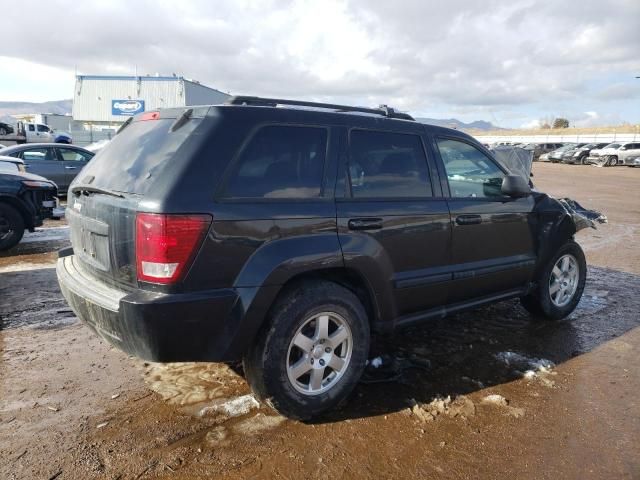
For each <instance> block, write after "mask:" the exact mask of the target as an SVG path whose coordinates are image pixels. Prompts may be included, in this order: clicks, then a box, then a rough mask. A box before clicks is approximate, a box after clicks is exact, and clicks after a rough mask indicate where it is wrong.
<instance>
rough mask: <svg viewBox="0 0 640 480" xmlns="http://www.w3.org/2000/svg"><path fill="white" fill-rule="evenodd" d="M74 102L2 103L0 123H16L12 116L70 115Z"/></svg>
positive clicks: (0, 105)
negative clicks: (25, 114) (33, 114)
mask: <svg viewBox="0 0 640 480" xmlns="http://www.w3.org/2000/svg"><path fill="white" fill-rule="evenodd" d="M72 104H73V102H72V101H71V99H69V100H55V101H52V102H40V103H37V102H0V122H5V123H9V124H14V123H16V119H15V118H13V117H12V116H11V115H18V114H21V113H57V114H59V115H70V114H71V106H72Z"/></svg>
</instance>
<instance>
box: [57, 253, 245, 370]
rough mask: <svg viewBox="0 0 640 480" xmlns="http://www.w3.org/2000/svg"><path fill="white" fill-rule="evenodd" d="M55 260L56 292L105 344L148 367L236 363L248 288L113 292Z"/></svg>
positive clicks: (69, 261) (69, 260)
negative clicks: (168, 364)
mask: <svg viewBox="0 0 640 480" xmlns="http://www.w3.org/2000/svg"><path fill="white" fill-rule="evenodd" d="M76 262H77V260H76V258H75V256H74V255H69V256H66V257H63V258H59V259H58V263H57V265H56V273H57V276H58V282H59V283H60V289H61V290H62V294H63V295H64V297H65V299H66V300H67V302H68V303H69V305H70V306H71V308H72V309H73V311H74V312H75V313H76V315H77V316H78V318H80V320H81V321H82V322H84V323H85V324H87V325H88V326H89V327H90V328H91V329H92V330H93V331H94V332H95V333H97V334H98V335H100V336H101V337H102V338H103V339H105V340H106V341H107V342H109V343H110V344H112V345H114V346H116V347H117V348H119V349H120V350H123V351H124V352H126V353H128V354H130V355H134V356H136V357H139V358H142V359H145V360H149V361H154V362H176V361H180V362H182V361H214V362H215V361H232V360H237V359H239V358H241V356H242V353H243V348H245V346H246V342H244V341H242V340H243V339H242V338H237V337H238V336H239V335H242V328H241V326H242V323H243V319H244V317H245V314H244V312H245V310H244V308H242V304H243V301H242V298H241V297H242V296H244V297H247V296H248V297H252V295H251V294H252V293H254V292H252V291H245V292H239V291H238V290H252V289H220V290H213V291H206V292H198V293H185V294H160V293H154V292H149V291H145V290H138V289H135V290H133V291H130V292H127V291H123V290H118V289H115V288H113V287H110V286H108V285H105V284H104V283H102V282H100V281H98V280H96V279H95V278H93V277H91V276H90V275H88V274H86V273H85V272H84V271H83V270H82V269H81V268H78V266H77V263H76Z"/></svg>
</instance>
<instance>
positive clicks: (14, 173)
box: [0, 157, 58, 251]
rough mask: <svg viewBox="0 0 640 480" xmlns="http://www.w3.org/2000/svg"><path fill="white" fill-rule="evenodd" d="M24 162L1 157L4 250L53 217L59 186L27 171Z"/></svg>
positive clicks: (0, 229)
mask: <svg viewBox="0 0 640 480" xmlns="http://www.w3.org/2000/svg"><path fill="white" fill-rule="evenodd" d="M21 164H22V161H21V160H20V159H17V158H13V157H0V251H3V250H8V249H9V248H11V247H13V246H15V245H16V244H17V243H18V242H19V241H20V240H21V239H22V236H23V235H24V231H25V230H29V231H33V230H34V229H35V228H36V227H39V226H40V225H42V221H43V220H44V219H45V218H51V217H52V216H53V209H54V208H55V207H56V205H57V198H56V195H57V193H58V189H57V187H56V185H55V183H53V182H52V181H50V180H47V179H46V178H43V177H41V176H39V175H34V174H32V173H27V172H25V171H24V169H23V168H21V166H22V167H24V165H21Z"/></svg>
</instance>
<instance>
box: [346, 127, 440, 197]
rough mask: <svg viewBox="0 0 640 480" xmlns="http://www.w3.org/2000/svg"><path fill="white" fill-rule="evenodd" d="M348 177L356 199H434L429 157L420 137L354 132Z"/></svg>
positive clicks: (389, 133)
mask: <svg viewBox="0 0 640 480" xmlns="http://www.w3.org/2000/svg"><path fill="white" fill-rule="evenodd" d="M349 143H350V146H349V168H348V175H349V181H350V186H351V196H352V197H354V198H403V197H404V198H408V197H430V196H432V195H433V192H432V189H431V179H430V178H429V170H428V166H427V157H426V155H425V152H424V147H423V145H422V140H421V138H420V136H418V135H411V134H402V133H393V132H380V131H369V130H352V131H351V135H350V142H349Z"/></svg>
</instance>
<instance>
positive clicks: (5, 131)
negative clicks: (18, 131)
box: [0, 122, 14, 135]
mask: <svg viewBox="0 0 640 480" xmlns="http://www.w3.org/2000/svg"><path fill="white" fill-rule="evenodd" d="M13 132H14V129H13V127H12V126H11V125H9V124H8V123H4V122H0V135H11V134H12V133H13Z"/></svg>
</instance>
